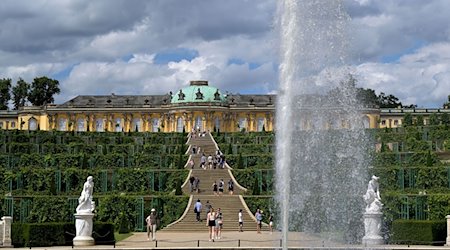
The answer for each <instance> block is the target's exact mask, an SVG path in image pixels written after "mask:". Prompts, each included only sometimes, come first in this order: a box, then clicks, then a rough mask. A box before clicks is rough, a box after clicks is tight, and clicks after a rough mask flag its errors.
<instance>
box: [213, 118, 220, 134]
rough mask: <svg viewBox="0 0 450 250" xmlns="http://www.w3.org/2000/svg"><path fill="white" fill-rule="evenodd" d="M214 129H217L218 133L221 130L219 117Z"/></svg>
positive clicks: (215, 120)
mask: <svg viewBox="0 0 450 250" xmlns="http://www.w3.org/2000/svg"><path fill="white" fill-rule="evenodd" d="M214 127H215V128H216V132H217V131H219V130H220V119H219V117H216V118H215V119H214Z"/></svg>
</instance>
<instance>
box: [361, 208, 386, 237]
mask: <svg viewBox="0 0 450 250" xmlns="http://www.w3.org/2000/svg"><path fill="white" fill-rule="evenodd" d="M382 216H383V213H381V212H366V213H364V229H365V235H364V237H363V238H362V244H363V245H382V244H383V243H384V240H383V237H381V218H382Z"/></svg>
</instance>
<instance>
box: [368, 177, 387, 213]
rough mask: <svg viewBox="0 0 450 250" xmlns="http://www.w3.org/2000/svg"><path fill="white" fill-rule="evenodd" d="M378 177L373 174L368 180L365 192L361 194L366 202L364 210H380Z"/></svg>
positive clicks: (381, 205)
mask: <svg viewBox="0 0 450 250" xmlns="http://www.w3.org/2000/svg"><path fill="white" fill-rule="evenodd" d="M378 179H379V177H377V176H375V175H373V176H372V179H371V180H370V181H369V185H368V187H367V191H366V194H365V195H364V196H363V197H364V201H365V202H366V212H368V213H371V212H372V213H373V212H380V211H381V208H382V207H383V204H382V203H381V197H380V188H379V184H378Z"/></svg>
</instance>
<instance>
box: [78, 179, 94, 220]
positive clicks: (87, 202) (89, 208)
mask: <svg viewBox="0 0 450 250" xmlns="http://www.w3.org/2000/svg"><path fill="white" fill-rule="evenodd" d="M93 191H94V177H92V176H89V177H88V178H87V180H86V182H85V183H84V185H83V190H82V191H81V195H80V198H78V207H77V209H76V210H77V213H91V212H93V211H94V210H95V202H94V201H93V200H92V193H93Z"/></svg>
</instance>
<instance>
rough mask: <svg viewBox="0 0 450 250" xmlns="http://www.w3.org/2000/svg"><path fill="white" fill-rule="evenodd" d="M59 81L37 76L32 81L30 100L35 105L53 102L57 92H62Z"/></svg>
mask: <svg viewBox="0 0 450 250" xmlns="http://www.w3.org/2000/svg"><path fill="white" fill-rule="evenodd" d="M60 91H61V90H60V89H59V81H58V80H54V79H50V78H48V77H45V76H43V77H36V78H34V80H33V82H32V83H31V88H30V93H29V94H28V100H29V101H30V102H31V104H33V105H34V106H42V105H45V104H49V103H53V102H54V98H53V96H54V95H55V94H59V93H60Z"/></svg>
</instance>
